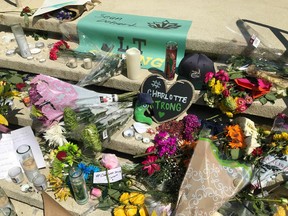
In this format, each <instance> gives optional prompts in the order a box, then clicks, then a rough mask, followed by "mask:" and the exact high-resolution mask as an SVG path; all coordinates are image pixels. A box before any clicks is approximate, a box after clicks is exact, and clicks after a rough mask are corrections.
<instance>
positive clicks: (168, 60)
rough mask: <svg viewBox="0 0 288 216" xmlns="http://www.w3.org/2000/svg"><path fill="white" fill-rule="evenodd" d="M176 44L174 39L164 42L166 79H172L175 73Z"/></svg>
mask: <svg viewBox="0 0 288 216" xmlns="http://www.w3.org/2000/svg"><path fill="white" fill-rule="evenodd" d="M177 50H178V44H177V42H175V41H168V42H167V43H166V57H165V70H164V73H165V76H166V79H167V80H173V79H174V77H175V73H176V59H177Z"/></svg>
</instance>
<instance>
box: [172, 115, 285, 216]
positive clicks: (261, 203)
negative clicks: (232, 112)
mask: <svg viewBox="0 0 288 216" xmlns="http://www.w3.org/2000/svg"><path fill="white" fill-rule="evenodd" d="M215 124H217V123H215ZM202 128H204V129H205V130H207V128H208V127H205V125H202ZM200 134H209V133H207V132H205V133H203V132H202V133H200ZM208 137H209V139H206V138H200V139H199V140H198V141H197V145H196V147H195V151H194V153H193V155H192V159H191V161H190V164H189V166H188V170H187V172H186V174H185V177H184V180H183V183H182V185H181V188H180V190H179V196H178V202H177V206H176V210H175V211H176V214H177V215H178V214H179V215H181V214H183V215H187V214H188V213H191V212H193V213H194V214H204V213H205V214H206V213H207V214H212V213H214V212H216V211H218V212H220V213H222V214H224V215H229V214H231V213H232V212H234V213H237V214H240V215H243V214H244V215H255V214H256V215H271V214H272V213H273V212H276V207H277V205H280V207H281V206H282V207H283V205H284V208H285V205H287V193H286V195H285V193H278V194H275V193H274V190H275V189H276V188H278V187H281V188H282V189H281V190H285V191H286V189H285V187H284V186H283V185H284V184H285V182H286V181H287V177H285V172H287V171H285V170H287V168H288V166H287V165H288V163H287V161H288V158H287V137H286V132H275V131H268V130H264V129H262V128H260V127H256V125H255V124H254V122H253V121H251V120H250V119H248V118H245V117H239V118H236V119H235V120H234V121H233V122H231V123H227V125H226V126H224V127H223V131H222V132H221V133H219V134H216V135H215V134H213V136H211V135H210V136H208ZM203 155H205V157H204V158H203ZM280 164H281V165H280ZM275 178H276V179H278V180H276V181H275ZM224 188H225V189H224ZM187 200H189V201H187ZM208 206H209V207H208Z"/></svg>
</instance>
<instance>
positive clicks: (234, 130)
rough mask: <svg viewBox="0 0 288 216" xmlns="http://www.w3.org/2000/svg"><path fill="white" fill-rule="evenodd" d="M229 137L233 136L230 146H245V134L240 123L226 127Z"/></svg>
mask: <svg viewBox="0 0 288 216" xmlns="http://www.w3.org/2000/svg"><path fill="white" fill-rule="evenodd" d="M226 130H227V135H226V136H227V137H229V138H231V141H230V142H229V146H230V147H231V148H233V149H235V148H245V147H246V144H245V142H244V134H243V131H242V129H241V127H240V126H239V125H237V124H236V125H229V126H227V127H226Z"/></svg>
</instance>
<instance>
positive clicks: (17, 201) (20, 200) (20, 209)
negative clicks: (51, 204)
mask: <svg viewBox="0 0 288 216" xmlns="http://www.w3.org/2000/svg"><path fill="white" fill-rule="evenodd" d="M105 153H115V154H116V155H117V157H118V160H119V162H120V164H121V165H123V164H124V163H130V164H133V163H134V162H133V159H132V158H131V156H129V155H127V154H121V153H119V152H118V153H117V152H115V151H105ZM40 172H41V173H42V174H44V175H45V176H46V177H47V176H48V174H49V166H48V165H47V168H45V169H40ZM23 184H29V185H30V186H31V187H32V191H30V192H26V193H24V192H22V191H21V188H20V187H21V185H23ZM0 185H1V187H2V188H3V189H4V191H5V193H6V194H7V196H8V197H9V198H10V200H11V202H12V203H13V205H14V207H15V211H16V213H17V214H18V216H42V215H44V213H43V209H44V202H43V199H42V196H41V194H40V192H37V191H35V189H34V187H33V185H32V184H31V183H29V182H28V180H27V178H26V176H24V181H23V182H22V183H20V184H19V185H17V184H15V183H13V182H11V181H10V180H5V179H0ZM46 193H47V194H48V195H49V196H50V197H51V198H52V199H54V194H53V192H52V191H51V190H50V189H49V184H48V189H47V190H46ZM54 200H55V199H54ZM55 202H57V203H58V204H60V205H61V206H62V207H63V208H65V209H66V210H67V211H69V212H70V213H71V214H72V215H73V216H78V215H81V216H90V215H97V216H110V215H112V213H111V211H112V209H108V210H105V211H104V210H101V209H98V208H95V205H97V203H98V201H97V200H92V199H89V201H88V203H86V204H85V205H79V204H77V203H76V201H75V200H74V199H73V198H72V197H68V199H67V200H66V201H61V202H60V201H59V200H55ZM50 210H52V209H50Z"/></svg>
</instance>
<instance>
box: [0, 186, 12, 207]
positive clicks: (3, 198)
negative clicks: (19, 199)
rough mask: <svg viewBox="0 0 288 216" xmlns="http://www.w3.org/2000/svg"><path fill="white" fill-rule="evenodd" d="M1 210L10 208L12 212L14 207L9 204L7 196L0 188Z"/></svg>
mask: <svg viewBox="0 0 288 216" xmlns="http://www.w3.org/2000/svg"><path fill="white" fill-rule="evenodd" d="M3 208H10V209H12V210H14V206H13V204H12V203H11V201H10V199H9V198H8V196H7V195H6V193H5V191H4V189H3V188H2V187H0V209H3Z"/></svg>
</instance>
